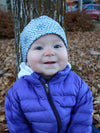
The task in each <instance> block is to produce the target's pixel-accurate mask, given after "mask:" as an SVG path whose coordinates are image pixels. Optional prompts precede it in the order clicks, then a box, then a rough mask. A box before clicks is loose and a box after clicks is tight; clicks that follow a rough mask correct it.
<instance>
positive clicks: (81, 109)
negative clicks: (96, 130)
mask: <svg viewBox="0 0 100 133" xmlns="http://www.w3.org/2000/svg"><path fill="white" fill-rule="evenodd" d="M80 86H81V87H80V89H79V93H78V96H77V103H76V106H75V107H74V109H73V112H72V118H71V122H70V126H69V128H68V132H67V133H92V111H93V105H92V94H91V91H90V88H89V87H88V85H87V84H86V83H85V82H84V81H82V82H81V85H80Z"/></svg>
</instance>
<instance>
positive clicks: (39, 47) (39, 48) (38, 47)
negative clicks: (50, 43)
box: [35, 46, 43, 50]
mask: <svg viewBox="0 0 100 133" xmlns="http://www.w3.org/2000/svg"><path fill="white" fill-rule="evenodd" d="M35 49H36V50H42V49H43V47H41V46H37V47H35Z"/></svg>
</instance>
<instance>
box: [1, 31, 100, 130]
mask: <svg viewBox="0 0 100 133" xmlns="http://www.w3.org/2000/svg"><path fill="white" fill-rule="evenodd" d="M67 37H68V46H69V62H70V63H71V65H72V69H73V70H74V71H75V72H76V73H77V74H78V75H79V76H81V78H82V79H83V80H84V81H86V82H87V83H88V85H89V86H90V89H91V91H92V94H93V108H94V111H93V124H95V125H96V127H98V128H100V30H97V31H91V32H68V34H67ZM15 59H16V55H15V47H14V39H0V133H8V130H7V125H6V120H5V112H4V101H5V96H6V94H7V91H8V89H9V88H10V87H11V86H12V85H13V83H14V82H15V80H16V79H15V64H16V60H15Z"/></svg>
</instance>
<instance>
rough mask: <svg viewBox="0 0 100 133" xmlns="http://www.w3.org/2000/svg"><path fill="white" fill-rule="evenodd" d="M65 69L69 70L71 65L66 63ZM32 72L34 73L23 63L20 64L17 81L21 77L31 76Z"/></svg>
mask: <svg viewBox="0 0 100 133" xmlns="http://www.w3.org/2000/svg"><path fill="white" fill-rule="evenodd" d="M67 67H68V68H69V69H71V64H70V63H68V64H67ZM33 72H34V71H33V70H32V69H31V68H30V67H29V66H27V65H26V63H25V62H22V63H21V64H20V71H19V73H18V79H19V78H21V77H23V76H28V75H31V74H32V73H33Z"/></svg>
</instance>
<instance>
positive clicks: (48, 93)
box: [44, 83, 61, 133]
mask: <svg viewBox="0 0 100 133" xmlns="http://www.w3.org/2000/svg"><path fill="white" fill-rule="evenodd" d="M44 88H45V92H46V94H47V98H48V101H49V104H50V106H51V108H52V110H53V112H54V115H55V117H56V120H57V125H58V129H57V133H60V129H61V119H60V116H59V114H58V111H57V109H56V107H55V105H54V103H53V101H52V98H51V95H50V92H49V86H48V84H47V83H46V84H44Z"/></svg>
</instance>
